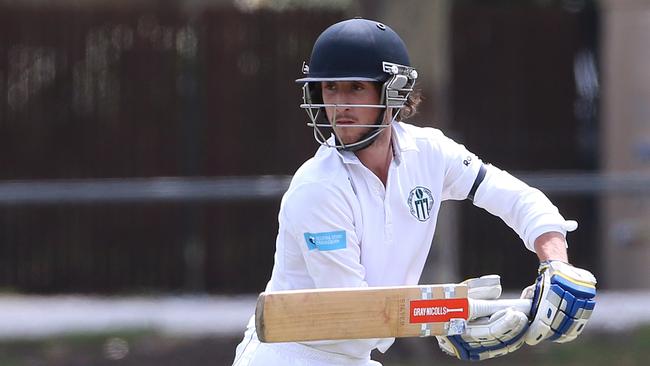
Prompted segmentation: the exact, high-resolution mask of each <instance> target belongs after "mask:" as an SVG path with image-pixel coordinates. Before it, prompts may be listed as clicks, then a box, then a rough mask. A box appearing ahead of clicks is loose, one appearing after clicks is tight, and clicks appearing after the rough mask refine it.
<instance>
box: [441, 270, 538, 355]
mask: <svg viewBox="0 0 650 366" xmlns="http://www.w3.org/2000/svg"><path fill="white" fill-rule="evenodd" d="M463 283H465V284H467V287H468V297H470V298H473V299H484V300H496V299H497V298H499V296H501V278H500V277H499V276H498V275H489V276H483V277H480V278H472V279H469V280H466V281H464V282H463ZM527 329H528V316H527V314H524V313H522V312H521V311H516V310H514V309H505V310H500V311H498V312H496V313H494V314H492V315H491V316H489V317H484V318H479V319H476V320H473V321H469V322H467V326H466V328H465V332H464V333H463V334H461V335H454V336H446V337H442V336H437V337H436V339H437V340H438V345H439V346H440V348H441V349H442V350H443V351H444V352H445V353H447V354H449V355H451V356H455V357H457V358H459V359H461V360H473V361H478V360H485V359H488V358H493V357H498V356H502V355H505V354H507V353H510V352H514V351H516V350H517V349H519V347H521V346H522V345H523V344H524V335H525V333H526V330H527Z"/></svg>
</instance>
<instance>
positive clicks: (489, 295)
mask: <svg viewBox="0 0 650 366" xmlns="http://www.w3.org/2000/svg"><path fill="white" fill-rule="evenodd" d="M461 284H465V285H467V297H470V298H472V299H481V300H496V299H498V298H499V296H501V276H499V275H485V276H481V277H478V278H470V279H467V280H465V281H463V282H461Z"/></svg>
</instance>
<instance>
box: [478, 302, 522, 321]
mask: <svg viewBox="0 0 650 366" xmlns="http://www.w3.org/2000/svg"><path fill="white" fill-rule="evenodd" d="M468 300H469V320H473V319H477V318H481V317H484V316H490V315H492V314H494V313H496V312H497V311H499V310H503V309H507V308H513V309H515V310H517V311H521V312H522V313H524V314H526V315H528V314H530V307H531V306H532V300H530V299H504V300H479V299H468Z"/></svg>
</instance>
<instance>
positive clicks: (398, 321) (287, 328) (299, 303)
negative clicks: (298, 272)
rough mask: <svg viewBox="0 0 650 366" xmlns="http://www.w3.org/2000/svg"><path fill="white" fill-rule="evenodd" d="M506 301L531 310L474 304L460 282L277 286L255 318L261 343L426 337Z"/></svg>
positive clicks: (262, 298) (442, 332)
mask: <svg viewBox="0 0 650 366" xmlns="http://www.w3.org/2000/svg"><path fill="white" fill-rule="evenodd" d="M513 301H514V303H513ZM526 301H527V303H526ZM507 306H508V307H509V306H515V307H519V308H520V309H525V308H526V306H527V307H528V310H529V309H530V300H523V302H522V301H519V302H518V301H517V300H512V301H510V302H509V303H508V304H507V305H506V304H505V303H504V305H502V306H499V305H497V304H495V302H487V303H485V302H483V303H481V305H480V306H479V307H478V308H477V307H474V309H472V306H471V303H470V300H469V299H468V298H467V287H466V285H458V284H451V285H426V286H399V287H369V288H344V289H313V290H296V291H276V292H264V293H262V294H260V296H259V298H258V301H257V307H256V311H255V321H256V328H257V335H258V338H259V339H260V340H261V341H262V342H299V341H315V340H335V339H363V338H387V337H422V336H431V335H447V334H449V332H450V330H449V329H450V324H451V323H453V322H454V321H457V320H458V319H463V320H467V319H469V318H470V316H471V317H473V318H476V317H479V316H486V315H489V314H491V313H493V312H495V311H497V310H499V309H501V308H504V307H507ZM488 312H489V313H488ZM486 313H488V314H486ZM463 324H464V323H463ZM452 328H453V327H452Z"/></svg>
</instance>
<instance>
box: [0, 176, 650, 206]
mask: <svg viewBox="0 0 650 366" xmlns="http://www.w3.org/2000/svg"><path fill="white" fill-rule="evenodd" d="M515 175H516V176H517V177H519V178H520V179H522V180H523V181H524V182H526V183H528V184H529V185H531V186H534V187H537V188H539V189H541V190H542V191H544V192H546V193H549V194H556V195H591V194H601V193H616V194H643V193H650V174H641V173H625V174H616V175H614V174H596V173H554V174H550V173H549V174H547V173H542V174H540V173H521V174H515ZM290 181H291V176H288V175H267V176H251V177H214V178H207V177H201V178H169V177H156V178H129V179H85V180H37V181H5V182H0V205H53V204H63V203H65V204H86V203H127V202H129V203H130V202H196V201H205V202H208V201H209V202H215V201H217V202H218V201H247V200H260V199H262V200H265V199H277V198H278V197H280V196H282V194H283V193H284V192H285V191H286V189H287V188H288V186H289V182H290Z"/></svg>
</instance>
